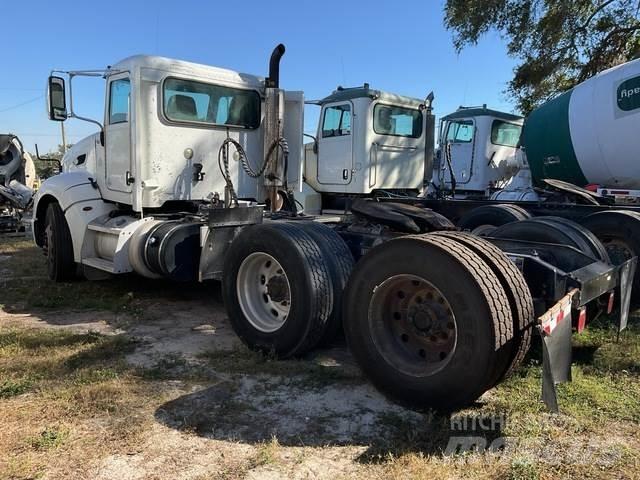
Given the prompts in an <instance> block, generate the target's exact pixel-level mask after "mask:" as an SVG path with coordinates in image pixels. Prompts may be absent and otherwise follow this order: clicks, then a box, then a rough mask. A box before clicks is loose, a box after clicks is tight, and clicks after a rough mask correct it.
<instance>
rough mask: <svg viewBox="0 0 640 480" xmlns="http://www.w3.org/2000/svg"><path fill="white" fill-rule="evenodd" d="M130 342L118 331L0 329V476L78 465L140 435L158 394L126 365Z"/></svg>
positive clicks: (30, 475)
mask: <svg viewBox="0 0 640 480" xmlns="http://www.w3.org/2000/svg"><path fill="white" fill-rule="evenodd" d="M134 347H135V344H133V343H132V342H131V341H130V340H129V339H127V338H126V337H124V336H120V335H99V334H97V333H86V334H77V333H72V332H69V331H65V330H53V329H41V330H40V329H15V328H13V329H7V328H0V392H1V393H0V424H1V425H2V426H3V432H2V433H3V434H2V435H1V436H0V452H2V458H1V459H0V478H36V477H40V476H42V474H43V472H45V471H48V469H49V468H51V466H52V465H55V464H56V463H57V462H59V461H64V462H66V463H65V469H66V468H72V469H73V468H81V467H82V465H84V464H86V462H88V461H89V460H90V459H92V458H96V457H99V456H100V455H103V454H104V452H105V449H107V450H109V451H111V452H117V451H119V450H120V449H124V448H127V446H128V445H130V444H131V443H135V442H137V441H140V439H141V434H142V432H143V431H144V430H145V428H147V425H148V424H149V423H150V421H151V420H150V419H151V418H152V414H151V412H152V411H153V409H154V408H155V407H156V406H157V404H158V403H160V402H162V401H163V397H162V395H161V394H160V395H159V394H158V392H157V391H156V387H155V386H154V385H153V384H148V383H145V382H144V381H142V380H141V378H140V377H139V376H138V374H137V371H136V370H135V369H132V368H131V367H129V366H128V365H127V364H126V362H125V359H124V356H125V355H126V354H127V353H129V352H131V351H132V349H133V348H134ZM26 392H28V393H29V397H28V400H23V399H22V398H21V397H20V395H21V394H23V393H26ZM145 409H147V410H149V412H148V413H147V414H146V415H142V412H143V411H144V410H145ZM52 420H54V421H56V422H57V423H56V424H51V422H52ZM72 437H73V438H81V439H82V441H80V442H72V441H70V439H71V438H72ZM25 449H26V450H25ZM61 449H62V450H64V451H65V452H66V453H65V456H64V457H59V454H58V453H56V452H57V451H59V450H61ZM61 458H64V460H61Z"/></svg>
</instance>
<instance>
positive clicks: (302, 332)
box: [222, 222, 333, 358]
mask: <svg viewBox="0 0 640 480" xmlns="http://www.w3.org/2000/svg"><path fill="white" fill-rule="evenodd" d="M253 254H257V255H253ZM260 254H262V255H260ZM252 255H253V256H252ZM265 255H266V256H268V257H271V259H272V260H275V261H276V264H271V263H270V262H269V265H268V267H269V268H274V267H273V265H279V266H280V267H281V268H280V269H279V270H278V272H279V275H273V276H272V277H270V280H269V281H268V282H267V281H266V280H265V281H264V282H263V278H262V277H259V276H257V277H255V278H254V277H250V278H251V281H250V282H246V283H245V284H244V285H243V286H242V288H239V287H238V286H237V283H238V276H239V272H240V269H241V266H242V265H243V262H245V260H247V262H250V261H255V262H258V263H259V261H260V259H261V258H265V259H266V257H265ZM250 256H252V257H251V258H250ZM251 259H256V260H251ZM266 262H268V259H266V260H265V266H266V265H267V263H266ZM250 266H251V264H250V263H247V264H245V267H243V270H242V272H247V275H248V274H249V273H250V271H249V268H250ZM265 268H266V267H265ZM282 272H284V279H283V278H282V277H283V275H282ZM243 275H244V273H243ZM243 278H249V277H243ZM240 281H242V280H240ZM252 281H255V282H263V284H264V288H265V289H267V291H268V292H269V293H268V294H267V293H263V294H259V293H258V295H262V297H258V299H259V298H265V297H266V298H265V300H264V301H265V304H267V306H265V307H264V309H267V310H268V308H269V307H268V305H276V304H278V303H279V302H281V304H282V305H285V306H284V307H283V308H285V309H286V308H287V306H288V311H287V313H286V314H284V315H281V317H280V318H281V319H282V320H281V321H282V322H283V323H282V324H281V325H280V326H277V327H276V328H275V329H274V330H270V329H269V328H265V327H264V325H262V324H260V323H259V322H262V321H263V320H264V322H266V324H267V325H277V323H278V321H277V317H278V312H277V311H276V312H275V314H274V315H273V316H272V317H268V316H264V315H261V314H262V313H264V312H262V311H261V310H260V309H261V308H263V307H257V305H260V304H259V302H258V301H257V300H256V298H255V295H252V293H251V292H252V291H255V290H256V289H259V288H260V286H257V287H255V289H254V290H252V288H254V284H252V283H251V282H252ZM272 282H273V284H272ZM284 282H287V283H286V289H285V290H283V287H282V285H283V284H285V283H284ZM256 285H257V283H256ZM272 287H273V289H274V291H271V290H270V289H271V288H272ZM278 290H279V293H276V291H278ZM283 291H284V293H283ZM286 292H288V296H287V295H286ZM222 296H223V299H224V303H225V307H226V310H227V314H228V315H229V320H230V322H231V325H232V327H233V329H234V330H235V332H236V334H237V335H238V336H239V337H240V338H241V339H242V340H243V341H244V342H245V343H246V344H247V345H248V346H249V347H250V348H252V349H254V350H259V351H262V352H265V353H273V354H275V355H276V356H278V357H280V358H287V357H292V356H298V355H302V354H304V353H306V352H308V351H309V350H310V349H312V348H313V347H314V346H315V345H316V344H317V343H318V342H319V341H320V339H321V338H322V335H323V333H324V331H325V328H326V324H327V320H328V319H329V315H330V314H331V307H332V304H333V292H332V286H331V274H330V271H329V266H328V264H327V262H326V260H325V259H324V258H323V255H322V250H321V249H320V247H319V246H318V244H317V243H316V242H315V241H314V239H313V237H311V235H309V234H308V233H307V232H305V231H304V229H303V227H301V226H300V225H298V224H296V223H295V222H273V223H269V224H262V225H255V226H251V227H246V228H245V229H244V230H242V232H240V234H239V235H238V236H237V237H236V238H235V239H234V240H233V242H232V244H231V246H230V247H229V250H228V251H227V254H226V258H225V263H224V267H223V278H222ZM251 299H254V300H256V302H255V303H253V304H252V305H256V308H254V309H253V310H252V309H251V308H250V307H248V306H247V305H248V303H247V302H251ZM241 302H244V303H243V305H244V309H245V310H246V311H248V312H257V313H255V314H253V316H250V317H248V316H247V315H246V314H245V310H243V306H241ZM271 312H274V310H271ZM251 319H253V323H252V320H251ZM269 322H271V323H269ZM256 325H258V327H256ZM260 326H262V328H260Z"/></svg>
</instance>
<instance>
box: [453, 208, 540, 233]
mask: <svg viewBox="0 0 640 480" xmlns="http://www.w3.org/2000/svg"><path fill="white" fill-rule="evenodd" d="M530 217H531V215H530V214H529V212H527V211H526V210H525V209H523V208H521V207H519V206H517V205H508V204H495V205H483V206H481V207H478V208H474V209H473V210H471V211H470V212H467V213H466V214H464V215H463V216H462V218H460V221H459V222H458V227H460V229H462V230H468V231H470V232H471V233H474V234H476V235H480V236H488V235H491V234H492V233H491V232H492V229H491V228H490V226H493V227H500V226H502V225H505V224H507V223H511V222H517V221H519V220H526V219H527V218H530Z"/></svg>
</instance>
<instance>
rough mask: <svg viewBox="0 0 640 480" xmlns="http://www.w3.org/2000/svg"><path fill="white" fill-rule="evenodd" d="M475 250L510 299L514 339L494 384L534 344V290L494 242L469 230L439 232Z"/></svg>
mask: <svg viewBox="0 0 640 480" xmlns="http://www.w3.org/2000/svg"><path fill="white" fill-rule="evenodd" d="M434 235H440V236H444V237H448V238H451V239H453V240H455V241H456V242H458V243H460V244H462V245H464V246H466V247H468V248H470V249H471V250H473V251H474V252H475V253H476V254H477V255H478V256H479V257H480V258H481V259H482V260H483V261H484V262H485V263H486V264H487V265H489V267H490V268H491V270H492V271H493V273H495V275H496V276H497V277H498V279H499V280H500V283H501V284H502V287H503V288H504V291H505V293H506V295H507V298H508V299H509V305H510V306H511V315H512V317H513V339H512V341H511V343H512V348H511V352H510V353H509V359H508V361H507V362H506V368H504V369H502V371H500V372H498V373H497V376H496V378H495V382H494V385H496V384H497V383H499V382H501V381H502V380H504V379H505V378H507V377H509V376H510V375H511V374H512V373H513V372H514V371H515V370H516V369H517V368H518V366H519V365H520V364H521V363H522V361H523V360H524V357H525V356H526V354H527V352H528V351H529V348H530V346H531V337H532V336H533V326H534V324H535V313H534V307H533V298H532V297H531V291H530V290H529V287H528V286H527V282H526V281H525V279H524V277H523V275H522V273H521V272H520V270H518V267H516V265H515V264H514V263H513V262H512V261H511V260H509V257H507V256H506V255H505V254H504V252H503V251H502V250H500V249H499V248H498V247H496V246H495V245H493V244H492V243H490V242H488V241H486V240H483V239H481V238H479V237H476V236H474V235H471V234H469V233H466V232H437V233H434Z"/></svg>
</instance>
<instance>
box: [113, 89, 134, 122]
mask: <svg viewBox="0 0 640 480" xmlns="http://www.w3.org/2000/svg"><path fill="white" fill-rule="evenodd" d="M130 93H131V83H130V82H129V79H128V78H121V79H119V80H114V81H113V82H111V86H110V87H109V124H114V123H122V122H128V121H129V94H130Z"/></svg>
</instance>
